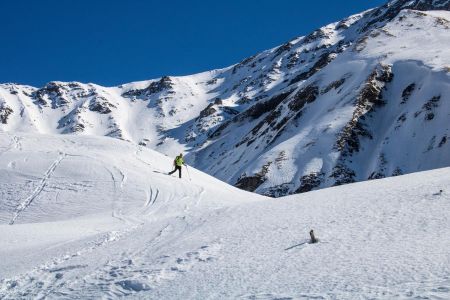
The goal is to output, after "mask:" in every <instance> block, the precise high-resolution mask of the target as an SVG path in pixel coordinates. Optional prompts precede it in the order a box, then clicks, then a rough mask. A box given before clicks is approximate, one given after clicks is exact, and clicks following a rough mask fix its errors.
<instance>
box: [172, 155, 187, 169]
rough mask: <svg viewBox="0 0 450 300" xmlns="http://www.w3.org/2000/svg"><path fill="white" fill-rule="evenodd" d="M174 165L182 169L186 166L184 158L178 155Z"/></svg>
mask: <svg viewBox="0 0 450 300" xmlns="http://www.w3.org/2000/svg"><path fill="white" fill-rule="evenodd" d="M173 163H174V165H175V166H178V167H181V166H182V165H184V160H183V157H181V156H179V155H178V156H177V157H176V158H175V160H174V162H173Z"/></svg>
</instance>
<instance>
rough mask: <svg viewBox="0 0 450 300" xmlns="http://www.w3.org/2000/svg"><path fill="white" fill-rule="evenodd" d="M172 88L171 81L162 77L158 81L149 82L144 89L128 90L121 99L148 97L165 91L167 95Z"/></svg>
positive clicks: (167, 77)
mask: <svg viewBox="0 0 450 300" xmlns="http://www.w3.org/2000/svg"><path fill="white" fill-rule="evenodd" d="M172 87H173V83H172V80H171V79H170V77H169V76H163V77H161V79H160V80H158V81H154V82H151V83H150V84H149V85H148V86H147V87H146V88H145V89H138V90H129V91H127V92H125V93H123V94H122V96H123V97H138V98H139V97H148V96H150V95H153V94H156V93H160V92H163V91H166V92H167V93H168V94H172V93H174V92H173V91H171V89H172Z"/></svg>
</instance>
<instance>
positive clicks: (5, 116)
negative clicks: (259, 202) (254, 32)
mask: <svg viewBox="0 0 450 300" xmlns="http://www.w3.org/2000/svg"><path fill="white" fill-rule="evenodd" d="M449 9H450V1H439V0H434V1H433V0H428V1H420V0H416V1H395V0H394V1H390V2H388V3H387V4H385V5H384V6H381V7H380V8H375V9H372V10H369V11H366V12H363V13H361V14H356V15H353V16H351V17H349V18H346V19H344V20H341V21H338V22H335V23H331V24H329V25H326V26H324V27H322V28H319V29H317V30H315V31H313V32H312V33H311V34H309V35H306V36H303V37H298V38H294V39H292V40H291V41H289V42H287V43H285V44H283V45H281V46H278V47H274V48H272V49H269V50H266V51H263V52H261V53H259V54H256V55H254V56H252V57H249V58H247V59H244V60H243V61H241V62H240V63H238V64H235V65H232V66H230V67H227V68H223V69H218V70H213V71H206V72H202V73H199V74H194V75H190V76H163V77H161V78H159V79H154V80H149V81H140V82H134V83H129V84H123V85H120V86H117V87H101V86H98V85H95V84H82V83H76V82H71V83H61V82H51V83H48V84H47V85H45V86H44V87H42V88H40V89H37V88H33V87H29V86H17V85H13V84H2V85H0V126H1V128H2V130H6V131H15V130H19V131H35V132H41V133H63V134H66V133H75V134H88V135H91V134H93V135H105V136H110V137H114V138H120V139H124V140H129V141H132V142H134V143H137V144H140V145H142V146H147V147H149V148H152V149H156V150H158V151H160V152H163V153H165V154H167V155H171V156H173V155H175V154H176V153H178V152H180V151H183V152H188V155H187V161H188V162H189V163H190V164H192V165H194V166H195V167H197V168H199V169H201V170H203V171H205V172H207V173H209V174H211V175H214V176H216V177H218V178H219V179H221V180H224V181H226V182H228V183H231V184H233V185H236V186H238V187H240V188H242V189H246V190H249V191H255V192H258V193H261V194H265V195H269V196H275V197H276V196H283V195H287V194H292V193H300V192H307V191H310V190H313V189H317V188H323V187H328V186H333V185H340V184H345V183H350V182H355V181H361V180H367V179H374V178H382V177H386V176H393V175H399V174H405V173H410V172H415V171H419V170H426V169H430V168H437V167H444V166H448V165H449V164H450V157H449V156H448V155H447V154H446V152H448V148H447V147H448V143H447V140H448V137H450V133H449V132H448V130H449V128H448V126H447V125H445V124H446V123H445V121H444V120H445V110H447V107H446V105H443V103H445V101H446V99H447V98H448V96H449V93H450V92H449V91H450V88H449V75H448V74H449V70H450V67H449V66H447V65H446V64H445V62H446V61H449V60H448V57H447V56H448V55H447V54H446V52H445V49H446V48H447V46H449V45H450V41H449V37H448V35H446V34H445V31H446V30H447V29H448V27H449V19H450V17H449V14H448V10H449ZM433 10H436V11H435V12H433ZM416 73H417V76H413V75H414V74H416ZM385 120H389V121H388V122H386V121H385ZM384 122H385V123H386V124H383V123H384ZM424 126H425V127H428V130H422V129H423V127H424ZM405 128H407V129H405ZM400 141H401V142H400ZM423 141H426V143H427V145H426V146H424V148H423V149H417V150H415V151H413V150H411V149H406V151H405V154H407V156H409V157H410V158H408V159H404V157H403V156H402V155H401V154H399V153H398V152H399V151H398V150H397V149H401V148H404V147H408V145H413V144H415V145H418V143H420V142H423ZM408 148H409V147H408ZM168 168H170V166H168Z"/></svg>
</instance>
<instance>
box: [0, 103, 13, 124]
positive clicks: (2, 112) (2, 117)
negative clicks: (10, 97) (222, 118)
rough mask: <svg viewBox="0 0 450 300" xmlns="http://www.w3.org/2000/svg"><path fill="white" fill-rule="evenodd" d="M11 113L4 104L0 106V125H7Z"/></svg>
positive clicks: (9, 108) (10, 109)
mask: <svg viewBox="0 0 450 300" xmlns="http://www.w3.org/2000/svg"><path fill="white" fill-rule="evenodd" d="M13 112H14V111H13V110H12V108H11V107H9V106H7V105H6V104H4V103H2V104H0V122H1V123H2V124H8V118H9V116H10V115H11V114H12V113H13Z"/></svg>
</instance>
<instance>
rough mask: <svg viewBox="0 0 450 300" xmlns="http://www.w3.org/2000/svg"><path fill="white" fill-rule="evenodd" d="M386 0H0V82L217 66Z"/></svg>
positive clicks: (125, 78) (126, 76) (102, 78)
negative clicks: (0, 14) (0, 1)
mask: <svg viewBox="0 0 450 300" xmlns="http://www.w3.org/2000/svg"><path fill="white" fill-rule="evenodd" d="M385 2H386V1H385V0H364V1H360V0H352V1H336V0H322V1H301V0H276V1H274V0H223V1H214V0H209V1H208V0H202V1H201V0H184V1H183V0H170V1H153V0H146V1H145V0H128V1H125V0H123V1H115V0H110V1H107V0H89V1H88V0H77V1H76V0H64V1H62V0H40V1H34V0H21V1H2V3H1V5H0V11H1V12H2V16H1V17H0V40H1V43H0V82H1V83H3V82H18V83H22V84H29V85H33V86H42V85H43V84H45V83H46V82H48V81H52V80H59V81H81V82H95V83H98V84H101V85H106V86H112V85H118V84H121V83H126V82H131V81H138V80H145V79H152V78H156V77H160V76H162V75H188V74H193V73H197V72H201V71H205V70H211V69H216V68H222V67H226V66H229V65H231V64H234V63H237V62H239V61H240V60H242V59H244V58H245V57H248V56H250V55H253V54H255V53H258V52H260V51H262V50H265V49H268V48H272V47H275V46H277V45H280V44H282V43H284V42H286V41H288V40H290V39H291V38H293V37H296V36H301V35H305V34H308V33H309V32H311V31H312V30H314V29H316V28H318V27H320V26H323V25H326V24H328V23H331V22H334V21H337V20H340V19H342V18H344V17H347V16H349V15H351V14H354V13H358V12H361V11H363V10H366V9H369V8H372V7H376V6H380V5H382V4H383V3H385Z"/></svg>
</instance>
